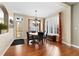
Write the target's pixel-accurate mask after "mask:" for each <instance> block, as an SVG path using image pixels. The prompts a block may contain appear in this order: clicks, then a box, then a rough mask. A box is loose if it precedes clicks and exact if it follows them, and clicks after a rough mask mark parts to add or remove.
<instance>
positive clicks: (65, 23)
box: [61, 5, 71, 45]
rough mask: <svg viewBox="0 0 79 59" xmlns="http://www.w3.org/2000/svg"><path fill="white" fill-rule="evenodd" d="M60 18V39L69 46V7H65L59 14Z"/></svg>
mask: <svg viewBox="0 0 79 59" xmlns="http://www.w3.org/2000/svg"><path fill="white" fill-rule="evenodd" d="M61 18H62V39H63V42H64V43H67V44H68V45H71V6H68V5H66V7H65V9H64V10H63V11H62V12H61Z"/></svg>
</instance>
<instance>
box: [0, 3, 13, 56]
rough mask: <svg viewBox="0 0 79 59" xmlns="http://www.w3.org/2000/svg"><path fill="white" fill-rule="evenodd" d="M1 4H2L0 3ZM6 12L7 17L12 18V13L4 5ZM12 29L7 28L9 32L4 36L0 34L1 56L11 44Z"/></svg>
mask: <svg viewBox="0 0 79 59" xmlns="http://www.w3.org/2000/svg"><path fill="white" fill-rule="evenodd" d="M0 4H3V3H0ZM4 6H5V7H6V9H7V10H8V13H9V16H11V17H13V13H12V11H11V10H10V9H9V8H8V7H7V5H5V4H4ZM13 40H14V38H13V29H11V28H9V31H8V32H7V33H4V34H0V55H3V54H4V53H5V52H6V50H7V49H8V48H9V46H10V45H11V43H12V42H13Z"/></svg>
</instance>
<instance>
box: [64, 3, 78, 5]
mask: <svg viewBox="0 0 79 59" xmlns="http://www.w3.org/2000/svg"><path fill="white" fill-rule="evenodd" d="M64 3H66V4H68V5H74V4H77V3H79V2H64Z"/></svg>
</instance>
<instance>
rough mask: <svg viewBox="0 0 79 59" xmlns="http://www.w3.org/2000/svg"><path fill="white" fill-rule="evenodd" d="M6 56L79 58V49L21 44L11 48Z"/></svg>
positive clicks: (57, 45)
mask: <svg viewBox="0 0 79 59" xmlns="http://www.w3.org/2000/svg"><path fill="white" fill-rule="evenodd" d="M4 56H79V49H77V48H74V47H69V46H66V45H65V44H58V43H53V42H47V43H44V45H40V46H38V45H37V44H36V45H35V47H34V46H32V45H31V46H28V45H27V44H21V45H16V46H11V47H10V48H9V49H8V50H7V52H6V53H5V55H4Z"/></svg>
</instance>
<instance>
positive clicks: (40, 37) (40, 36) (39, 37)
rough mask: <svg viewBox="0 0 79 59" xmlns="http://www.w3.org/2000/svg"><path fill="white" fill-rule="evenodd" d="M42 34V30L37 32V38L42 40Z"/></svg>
mask: <svg viewBox="0 0 79 59" xmlns="http://www.w3.org/2000/svg"><path fill="white" fill-rule="evenodd" d="M43 35H44V33H43V32H38V39H39V40H43Z"/></svg>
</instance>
